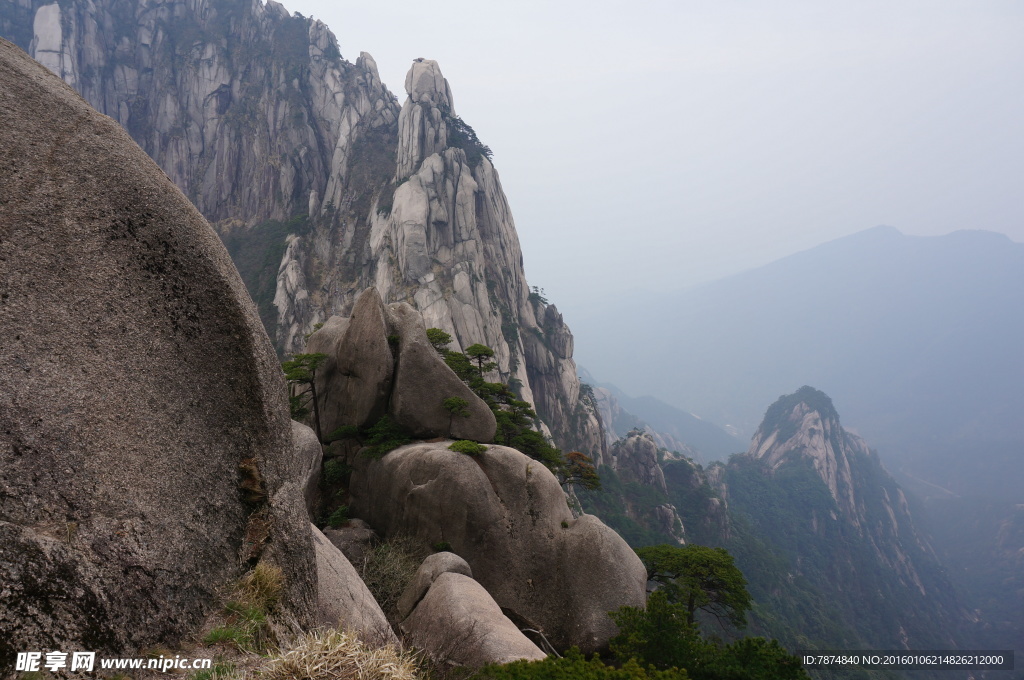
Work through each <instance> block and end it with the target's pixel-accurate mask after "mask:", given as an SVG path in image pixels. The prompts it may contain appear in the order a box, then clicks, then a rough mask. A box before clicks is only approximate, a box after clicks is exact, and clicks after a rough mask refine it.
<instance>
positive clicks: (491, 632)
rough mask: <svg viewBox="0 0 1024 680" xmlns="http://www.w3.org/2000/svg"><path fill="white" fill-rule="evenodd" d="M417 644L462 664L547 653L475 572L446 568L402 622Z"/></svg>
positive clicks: (539, 656) (530, 658)
mask: <svg viewBox="0 0 1024 680" xmlns="http://www.w3.org/2000/svg"><path fill="white" fill-rule="evenodd" d="M402 632H404V633H405V634H406V636H407V637H408V639H409V640H410V641H411V642H412V644H413V645H415V646H416V647H419V648H421V649H423V650H425V651H426V652H427V653H428V654H431V655H434V656H435V657H436V658H440V659H442V660H445V661H449V662H453V663H456V664H459V665H462V666H471V667H476V666H483V665H484V664H488V663H511V662H512V661H518V660H520V659H525V660H528V661H535V660H539V659H543V658H545V657H546V656H547V655H546V654H544V652H542V651H541V650H540V649H539V648H538V647H537V645H535V644H533V642H531V641H530V640H529V638H527V637H526V636H525V635H523V633H522V632H520V630H519V629H518V628H516V626H515V624H514V623H512V621H511V620H510V619H509V618H508V617H507V616H505V615H504V614H503V613H502V612H501V607H499V606H498V605H497V603H496V602H495V601H494V599H493V598H492V597H491V596H490V595H489V594H488V593H487V591H486V590H484V588H483V586H481V585H480V584H479V583H477V582H476V581H474V580H473V579H472V578H470V577H469V576H466V575H464V574H458V573H454V572H450V571H448V572H444V573H441V574H439V575H438V576H437V578H436V579H435V580H434V582H433V583H432V584H431V586H430V589H429V590H428V591H427V594H426V595H425V596H424V597H423V599H422V600H421V601H420V602H419V604H418V605H417V607H416V609H415V610H414V611H413V612H412V614H411V615H410V616H409V617H408V618H407V619H406V620H405V621H404V622H403V623H402Z"/></svg>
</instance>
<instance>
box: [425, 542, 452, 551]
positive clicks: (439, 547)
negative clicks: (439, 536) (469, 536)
mask: <svg viewBox="0 0 1024 680" xmlns="http://www.w3.org/2000/svg"><path fill="white" fill-rule="evenodd" d="M430 547H432V548H433V549H434V551H435V552H450V551H451V549H452V544H451V543H449V542H448V541H438V542H437V543H435V544H434V545H432V546H430Z"/></svg>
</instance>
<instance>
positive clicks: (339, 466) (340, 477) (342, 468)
mask: <svg viewBox="0 0 1024 680" xmlns="http://www.w3.org/2000/svg"><path fill="white" fill-rule="evenodd" d="M350 472H352V468H351V467H350V466H349V465H347V464H346V463H344V462H343V461H340V460H338V459H337V458H330V459H328V460H327V462H325V463H324V482H326V483H327V484H330V485H332V486H336V485H338V484H344V483H345V479H346V478H347V477H348V475H349V473H350Z"/></svg>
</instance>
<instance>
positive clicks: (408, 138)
mask: <svg viewBox="0 0 1024 680" xmlns="http://www.w3.org/2000/svg"><path fill="white" fill-rule="evenodd" d="M405 91H406V92H407V93H408V94H409V97H408V98H407V99H406V100H405V104H403V105H402V112H401V113H400V114H399V115H398V157H397V165H396V168H395V179H396V180H397V181H399V182H401V181H402V180H404V179H406V178H408V177H409V176H410V175H412V174H413V173H414V172H416V171H417V170H418V169H419V167H420V164H421V163H422V162H423V161H424V160H426V159H427V158H429V157H430V156H432V155H434V154H435V153H440V152H442V151H444V150H445V149H446V148H447V147H448V137H449V134H448V123H449V122H450V121H451V119H452V116H454V115H455V112H454V110H453V104H454V100H453V99H452V90H451V88H450V87H449V86H448V81H447V80H445V77H444V76H443V75H441V67H440V66H438V65H437V62H436V61H433V60H431V59H417V60H416V61H414V62H413V63H412V68H410V69H409V73H408V75H406V76H405Z"/></svg>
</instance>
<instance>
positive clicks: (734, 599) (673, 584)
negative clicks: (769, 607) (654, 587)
mask: <svg viewBox="0 0 1024 680" xmlns="http://www.w3.org/2000/svg"><path fill="white" fill-rule="evenodd" d="M636 553H637V555H639V556H640V559H641V560H642V561H643V563H644V566H645V567H647V578H648V579H649V580H652V581H657V582H658V583H659V584H660V585H661V587H660V589H659V590H661V591H663V592H664V593H665V596H666V597H667V598H668V600H669V601H670V602H676V603H679V604H681V605H683V606H684V607H685V608H686V611H687V621H688V623H689V624H690V625H694V622H695V618H696V613H697V611H698V610H699V611H704V612H707V613H708V614H711V615H712V616H714V617H715V618H716V619H717V620H718V622H719V623H723V624H724V623H725V622H728V623H731V624H732V625H734V626H737V627H743V626H744V625H746V613H747V611H748V610H749V609H750V605H751V602H750V594H749V593H748V592H747V580H746V579H745V578H743V574H742V573H741V572H740V570H739V569H738V568H737V567H736V565H735V564H734V563H733V559H732V555H730V554H729V552H728V551H727V550H726V549H725V548H710V547H708V546H704V545H694V544H689V545H683V546H673V545H655V546H650V547H647V548H639V549H637V551H636Z"/></svg>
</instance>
